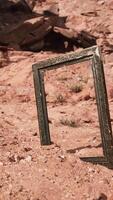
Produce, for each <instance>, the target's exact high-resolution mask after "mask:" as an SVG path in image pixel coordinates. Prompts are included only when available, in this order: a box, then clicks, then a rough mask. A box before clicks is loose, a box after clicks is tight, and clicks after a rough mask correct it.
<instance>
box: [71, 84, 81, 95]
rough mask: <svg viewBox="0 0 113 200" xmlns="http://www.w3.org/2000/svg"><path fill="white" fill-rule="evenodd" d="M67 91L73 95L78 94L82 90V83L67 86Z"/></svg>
mask: <svg viewBox="0 0 113 200" xmlns="http://www.w3.org/2000/svg"><path fill="white" fill-rule="evenodd" d="M69 89H70V91H71V92H73V93H79V92H81V91H82V90H83V85H82V83H76V84H72V85H70V86H69Z"/></svg>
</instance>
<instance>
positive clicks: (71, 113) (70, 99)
mask: <svg viewBox="0 0 113 200" xmlns="http://www.w3.org/2000/svg"><path fill="white" fill-rule="evenodd" d="M59 5H60V8H61V10H60V12H61V15H65V14H67V15H68V26H70V27H71V28H75V29H76V28H77V29H78V30H79V29H80V30H81V29H83V30H89V31H90V32H91V33H93V34H94V35H95V36H97V38H98V39H97V43H98V44H99V45H101V46H102V49H103V58H104V59H103V60H104V71H105V78H106V84H107V91H108V97H109V105H110V113H111V123H112V125H113V53H112V51H110V52H109V48H108V46H107V45H106V43H105V41H106V38H107V42H108V43H110V44H111V46H110V50H112V48H111V47H112V45H113V44H112V43H113V41H112V39H113V10H112V9H113V2H112V1H96V0H93V1H90V0H87V1H83V0H73V1H69V0H68V1H66V2H65V1H63V0H62V1H60V2H59ZM37 12H38V11H37ZM83 13H84V14H83ZM87 13H89V14H87ZM95 13H96V14H95ZM1 19H2V20H3V21H4V20H6V19H8V15H7V16H6V18H5V17H4V18H3V16H1ZM9 21H10V20H9ZM11 21H12V19H11ZM3 25H4V23H3ZM4 26H5V25H4ZM57 55H59V53H57V52H56V53H53V52H51V51H48V52H44V51H41V52H37V53H33V52H23V51H12V50H9V51H8V52H7V55H6V54H5V55H2V52H1V55H0V56H1V58H2V59H3V60H2V62H3V64H2V63H1V68H0V200H66V199H67V200H106V199H107V200H113V170H112V169H108V168H107V167H105V166H102V165H99V164H98V165H94V164H92V163H86V162H83V161H82V160H80V157H82V156H98V155H102V154H103V153H102V146H101V138H100V129H99V123H98V116H97V108H96V99H95V92H94V85H93V77H92V71H91V62H90V61H88V62H84V63H81V64H76V65H72V66H68V67H66V66H64V67H62V68H59V69H55V70H52V71H48V72H47V73H46V74H45V90H46V94H47V96H46V98H47V105H48V114H49V126H50V133H51V139H52V142H53V143H52V145H50V146H41V145H40V137H39V128H38V119H37V110H36V102H35V93H34V83H33V74H32V64H34V63H37V62H39V61H40V60H45V59H47V58H51V57H55V56H57ZM3 56H4V58H3ZM77 89H78V91H77Z"/></svg>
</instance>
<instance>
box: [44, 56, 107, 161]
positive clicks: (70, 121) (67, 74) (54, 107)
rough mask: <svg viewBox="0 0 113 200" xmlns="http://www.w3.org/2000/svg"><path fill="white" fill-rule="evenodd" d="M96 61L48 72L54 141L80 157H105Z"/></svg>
mask: <svg viewBox="0 0 113 200" xmlns="http://www.w3.org/2000/svg"><path fill="white" fill-rule="evenodd" d="M91 65H92V60H89V61H85V62H82V63H79V64H73V65H68V66H65V65H62V66H61V67H59V68H57V69H52V70H47V71H45V72H44V86H45V94H46V102H47V110H48V118H49V128H50V135H51V138H52V141H54V143H57V144H59V145H61V146H63V148H64V149H65V150H66V151H67V152H68V153H75V154H77V155H78V156H80V157H86V156H103V151H102V145H101V135H100V127H99V120H98V113H97V105H96V97H95V88H94V80H93V73H92V67H91Z"/></svg>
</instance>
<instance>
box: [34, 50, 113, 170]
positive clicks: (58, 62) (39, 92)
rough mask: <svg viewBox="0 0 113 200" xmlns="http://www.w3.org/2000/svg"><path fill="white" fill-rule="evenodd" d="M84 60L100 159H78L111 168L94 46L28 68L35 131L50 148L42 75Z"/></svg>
mask: <svg viewBox="0 0 113 200" xmlns="http://www.w3.org/2000/svg"><path fill="white" fill-rule="evenodd" d="M86 60H92V72H93V79H94V87H95V94H96V102H97V110H98V118H99V125H100V134H101V139H102V148H103V155H104V156H103V157H82V158H81V159H82V160H84V161H87V162H92V163H95V164H102V165H105V166H107V167H109V168H113V136H112V127H111V121H110V112H109V104H108V97H107V90H106V83H105V76H104V69H103V62H102V58H101V53H100V49H99V48H98V47H97V46H93V47H91V48H87V49H84V50H82V51H81V52H79V53H76V52H71V53H67V54H64V55H61V56H58V57H55V58H52V59H47V60H44V61H40V62H39V63H36V64H34V65H33V66H32V68H33V77H34V88H35V97H36V106H37V113H38V121H39V132H40V142H41V145H50V144H51V138H50V131H49V123H48V112H47V103H46V96H45V87H44V72H45V71H46V70H52V69H56V68H60V67H63V64H65V65H72V64H76V63H80V62H84V61H86Z"/></svg>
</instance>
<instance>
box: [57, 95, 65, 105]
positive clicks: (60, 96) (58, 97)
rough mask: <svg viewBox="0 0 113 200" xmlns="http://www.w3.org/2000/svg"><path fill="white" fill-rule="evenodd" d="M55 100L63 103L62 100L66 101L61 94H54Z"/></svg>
mask: <svg viewBox="0 0 113 200" xmlns="http://www.w3.org/2000/svg"><path fill="white" fill-rule="evenodd" d="M56 102H57V103H63V102H66V99H65V97H64V96H63V95H62V94H58V95H57V96H56Z"/></svg>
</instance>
